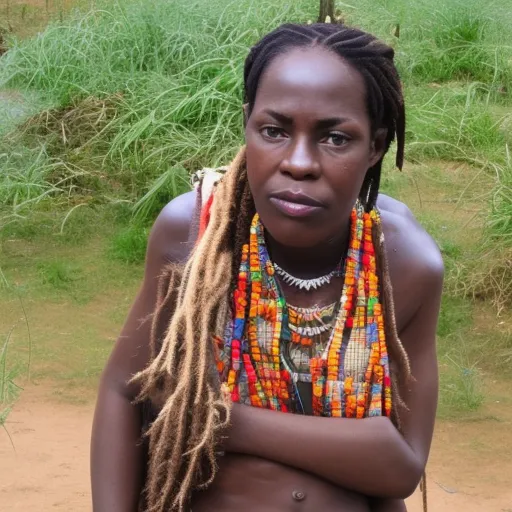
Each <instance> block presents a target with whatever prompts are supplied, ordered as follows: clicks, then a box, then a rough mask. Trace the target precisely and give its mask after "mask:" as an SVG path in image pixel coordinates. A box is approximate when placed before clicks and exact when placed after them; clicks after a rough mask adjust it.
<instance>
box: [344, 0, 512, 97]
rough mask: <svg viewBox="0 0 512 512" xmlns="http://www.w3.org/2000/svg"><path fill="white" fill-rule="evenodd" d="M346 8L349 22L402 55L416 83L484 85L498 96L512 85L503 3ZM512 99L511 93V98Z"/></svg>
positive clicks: (432, 0) (465, 0)
mask: <svg viewBox="0 0 512 512" xmlns="http://www.w3.org/2000/svg"><path fill="white" fill-rule="evenodd" d="M349 4H351V3H350V2H347V3H340V8H341V10H342V12H343V14H344V17H345V19H347V20H348V21H350V22H353V23H356V24H359V25H361V26H363V27H371V28H372V30H374V31H375V32H376V33H378V34H379V35H380V36H381V37H382V38H384V39H386V40H388V42H390V43H391V44H392V45H393V46H395V48H396V49H397V52H398V64H399V67H400V71H401V74H402V76H403V77H404V78H405V79H406V81H408V82H411V83H430V82H451V81H453V80H464V81H470V82H472V81H477V82H484V83H486V84H488V85H490V86H491V88H492V90H493V91H494V92H496V93H500V92H501V93H503V92H506V91H507V88H510V86H511V85H512V66H511V63H510V58H511V57H512V36H511V35H510V30H509V27H510V24H511V23H512V12H511V11H510V8H509V6H508V4H507V2H504V1H502V0H491V1H490V2H481V1H480V0H449V1H445V2H442V1H440V0H423V1H422V2H408V1H405V0H361V1H360V2H358V3H357V5H354V4H351V5H349ZM508 97H509V98H510V94H508Z"/></svg>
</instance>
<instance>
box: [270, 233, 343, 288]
mask: <svg viewBox="0 0 512 512" xmlns="http://www.w3.org/2000/svg"><path fill="white" fill-rule="evenodd" d="M348 232H349V228H348V226H347V228H346V229H345V230H344V231H343V233H340V236H339V237H336V238H332V239H331V240H328V241H326V242H323V243H321V244H318V245H315V246H314V247H287V246H284V245H282V244H280V243H279V242H277V241H276V240H274V239H273V238H272V236H271V235H270V233H268V231H267V232H266V233H265V241H266V243H267V248H268V252H269V255H270V259H271V260H272V261H273V262H274V263H277V264H278V265H279V266H280V267H281V268H283V269H284V270H286V271H287V272H288V273H290V274H291V275H293V276H295V277H298V278H302V279H312V278H314V277H319V276H322V275H325V274H328V273H329V272H331V271H332V270H334V269H335V268H336V266H337V265H338V264H339V263H340V261H341V260H342V258H343V257H344V256H345V255H346V253H347V246H348Z"/></svg>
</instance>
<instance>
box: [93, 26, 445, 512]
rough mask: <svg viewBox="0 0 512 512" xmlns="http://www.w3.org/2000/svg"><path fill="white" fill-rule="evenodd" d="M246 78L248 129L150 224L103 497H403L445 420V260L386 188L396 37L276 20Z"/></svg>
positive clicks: (122, 344)
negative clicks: (438, 415)
mask: <svg viewBox="0 0 512 512" xmlns="http://www.w3.org/2000/svg"><path fill="white" fill-rule="evenodd" d="M244 78H245V96H246V105H245V115H246V128H245V138H246V146H245V148H243V149H242V150H241V152H240V153H239V155H238V156H237V158H236V159H235V160H234V162H233V163H232V164H231V166H230V168H229V170H228V171H227V173H226V175H225V176H224V177H223V179H222V180H220V181H219V182H218V183H217V184H216V186H215V187H214V191H213V193H211V194H210V193H209V192H206V191H205V190H206V188H207V187H200V188H199V190H198V191H197V192H191V193H189V194H185V195H184V196H181V197H178V198H176V199H174V200H173V201H172V202H171V203H169V205H168V206H167V207H166V208H165V209H164V210H163V212H162V213H161V215H160V216H159V218H158V219H157V221H156V223H155V226H154V228H153V230H152V234H151V237H150V242H149V248H148V253H147V262H146V274H145V278H144V283H143V285H142V288H141V290H140V292H139V294H138V296H137V299H136V301H135V304H134V305H133V308H132V310H131V312H130V315H129V317H128V320H127V322H126V325H125V327H124V329H123V332H122V334H121V337H120V338H119V341H118V342H117V344H116V346H115V348H114V351H113V353H112V355H111V358H110V360H109V362H108V365H107V367H106V369H105V372H104V374H103V377H102V380H101V387H100V392H99V398H98V404H97V409H96V415H95V421H94V429H93V440H92V469H91V471H92V487H93V502H94V510H95V512H103V511H105V512H106V511H108V512H116V511H122V512H126V511H134V510H137V508H138V506H139V498H140V496H141V492H142V489H143V487H144V485H145V492H144V493H143V496H144V498H145V501H146V504H145V505H141V508H143V509H146V508H147V509H148V510H151V511H171V510H179V511H182V510H193V511H194V512H198V511H222V512H238V511H240V510H246V511H269V512H270V511H290V512H292V511H296V510H303V511H319V510H321V511H325V512H329V511H333V512H334V511H370V510H372V511H393V512H395V511H403V510H405V505H404V502H403V499H404V498H406V497H407V496H409V495H410V494H411V493H412V492H413V491H414V489H415V488H416V486H417V484H418V482H419V481H420V478H421V476H422V475H423V473H424V468H425V465H426V461H427V458H428V452H429V448H430V443H431V438H432V432H433V425H434V417H435V410H436V402H437V362H436V353H435V331H436V323H437V317H438V311H439V302H440V295H441V288H442V276H443V264H442V260H441V256H440V253H439V250H438V249H437V247H436V245H435V243H434V242H433V241H432V239H431V238H430V237H429V236H428V235H427V234H426V233H425V231H424V230H423V229H422V228H421V227H420V226H419V225H418V224H417V223H416V221H415V220H414V218H413V216H412V215H411V213H410V212H409V210H408V209H407V208H406V207H405V206H404V205H403V204H401V203H399V202H397V201H395V200H393V199H391V198H389V197H385V196H382V195H378V190H379V181H380V172H381V165H382V159H383V157H384V155H385V154H386V152H387V151H388V149H389V146H390V144H391V142H392V141H393V140H394V139H395V136H396V138H397V165H398V167H401V165H402V160H403V148H404V124H405V121H404V105H403V97H402V92H401V86H400V81H399V78H398V74H397V72H396V69H395V67H394V64H393V50H392V49H391V48H389V47H388V46H386V45H384V44H383V43H381V42H379V41H378V40H376V39H375V38H374V37H373V36H371V35H369V34H366V33H364V32H361V31H359V30H356V29H351V28H347V27H345V26H341V25H330V24H315V25H310V26H300V25H284V26H282V27H280V28H278V29H277V30H275V31H273V32H272V33H270V34H268V35H267V36H265V37H264V38H263V39H262V40H261V41H260V42H259V43H258V44H257V45H256V46H255V47H253V48H252V50H251V52H250V54H249V56H248V58H247V60H246V64H245V73H244ZM210 188H211V187H210ZM377 206H378V208H377ZM199 211H200V217H199V220H198V221H197V222H195V221H194V219H197V215H198V212H199ZM194 212H195V213H194ZM384 236H385V240H386V245H385V247H384V243H383V239H384ZM150 315H152V323H151V325H149V322H147V321H145V319H147V318H148V316H150ZM150 339H151V343H150V341H149V340H150ZM134 375H135V376H136V377H135V378H134V379H132V377H133V376H134ZM411 376H412V377H411ZM136 398H138V402H137V404H138V405H134V400H135V399H136ZM141 403H143V404H144V405H141ZM248 405H252V407H248ZM144 411H145V413H144V414H143V412H144ZM277 411H285V412H291V413H293V414H279V413H278V412H277ZM143 417H144V418H148V417H151V427H150V429H149V433H148V437H149V455H148V454H147V453H146V451H145V447H144V444H143V443H140V442H139V441H140V438H141V430H142V429H143V425H142V422H143ZM146 466H147V467H148V472H147V474H146V471H145V468H146Z"/></svg>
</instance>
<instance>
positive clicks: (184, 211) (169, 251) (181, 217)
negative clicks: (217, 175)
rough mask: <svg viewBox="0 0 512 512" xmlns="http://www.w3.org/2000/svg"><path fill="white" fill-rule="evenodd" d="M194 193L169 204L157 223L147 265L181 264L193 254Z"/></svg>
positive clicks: (150, 239) (152, 236)
mask: <svg viewBox="0 0 512 512" xmlns="http://www.w3.org/2000/svg"><path fill="white" fill-rule="evenodd" d="M196 199H197V193H196V191H195V190H192V191H191V192H187V193H185V194H182V195H180V196H178V197H176V198H174V199H173V200H172V201H170V202H169V203H168V204H167V205H166V206H165V207H164V208H163V209H162V211H161V212H160V215H159V216H158V218H157V219H156V221H155V223H154V225H153V228H152V230H151V235H150V238H149V244H148V254H147V263H148V264H151V263H152V262H154V263H156V264H158V265H161V264H162V263H169V262H174V263H180V262H183V261H185V260H186V259H187V258H188V256H189V254H190V250H191V243H190V241H189V238H190V230H191V226H192V222H193V217H194V211H195V207H196Z"/></svg>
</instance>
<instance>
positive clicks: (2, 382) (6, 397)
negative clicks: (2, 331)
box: [0, 326, 21, 447]
mask: <svg viewBox="0 0 512 512" xmlns="http://www.w3.org/2000/svg"><path fill="white" fill-rule="evenodd" d="M15 327H16V326H13V327H12V328H11V329H10V331H9V332H8V334H7V336H6V338H5V341H4V343H3V345H2V346H1V347H0V427H2V428H3V429H4V431H5V432H6V434H7V435H8V437H9V439H10V441H11V444H12V439H11V436H10V434H9V431H8V430H7V428H6V426H5V422H6V421H7V417H8V416H9V413H10V411H11V405H12V403H13V402H14V401H15V400H16V398H17V397H18V394H19V392H20V389H21V388H20V387H19V386H18V385H17V384H16V383H15V382H14V379H15V378H16V377H17V376H18V373H19V372H18V369H17V368H16V367H11V368H9V367H8V366H7V352H8V348H9V342H10V340H11V336H12V333H13V331H14V329H15ZM13 447H14V445H13Z"/></svg>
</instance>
